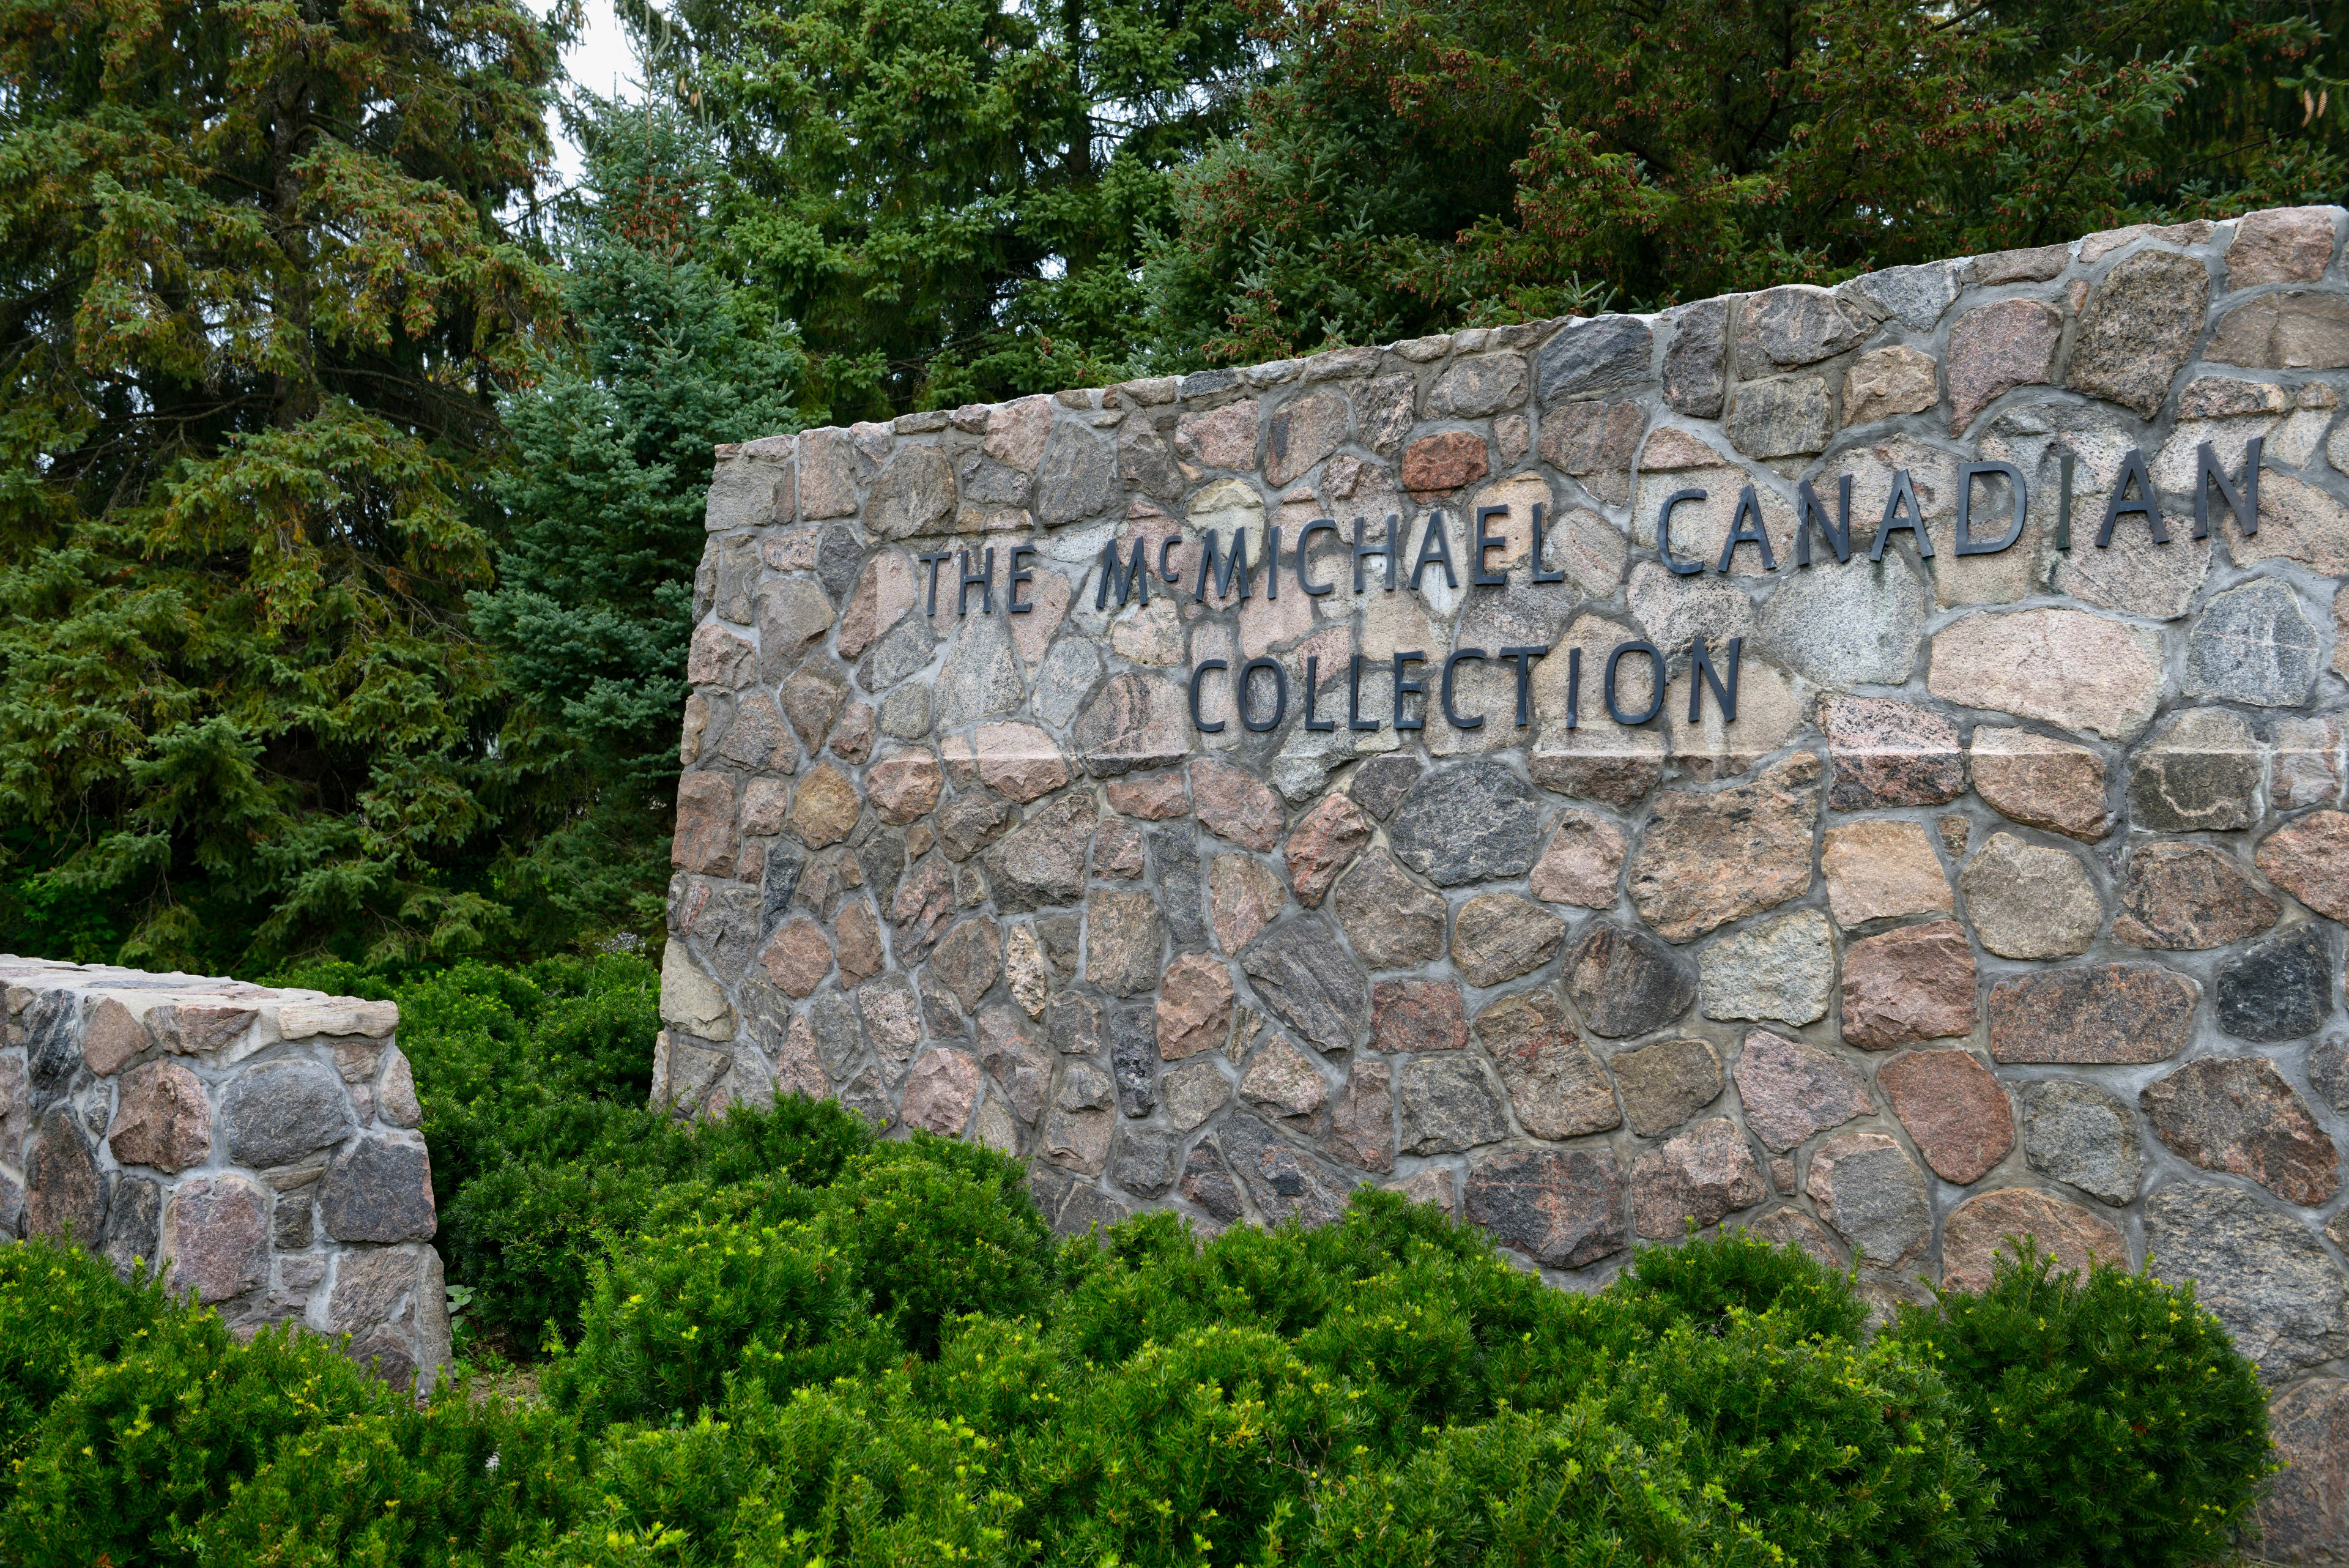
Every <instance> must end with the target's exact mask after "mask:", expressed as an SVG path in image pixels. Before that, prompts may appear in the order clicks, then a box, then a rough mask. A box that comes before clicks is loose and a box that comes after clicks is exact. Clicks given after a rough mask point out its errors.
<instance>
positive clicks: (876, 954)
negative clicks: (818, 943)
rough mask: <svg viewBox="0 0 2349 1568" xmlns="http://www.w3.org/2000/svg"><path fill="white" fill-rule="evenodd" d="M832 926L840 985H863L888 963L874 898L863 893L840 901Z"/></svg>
mask: <svg viewBox="0 0 2349 1568" xmlns="http://www.w3.org/2000/svg"><path fill="white" fill-rule="evenodd" d="M833 930H834V931H835V932H837V933H838V934H839V937H840V983H841V984H842V985H843V986H852V987H853V986H858V985H862V984H864V982H865V981H868V980H871V979H872V978H873V977H874V975H876V974H879V973H880V972H881V971H882V969H883V968H884V967H885V965H886V964H887V963H888V957H887V955H886V954H885V952H884V951H883V950H882V947H881V920H880V918H879V917H878V916H876V915H875V914H874V912H873V901H872V900H871V899H869V898H865V897H864V895H863V894H862V893H859V894H857V895H856V896H855V897H854V898H850V899H848V900H847V901H845V902H844V903H843V904H842V905H841V909H840V916H839V918H838V919H835V920H834V921H833Z"/></svg>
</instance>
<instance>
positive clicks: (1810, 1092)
mask: <svg viewBox="0 0 2349 1568" xmlns="http://www.w3.org/2000/svg"><path fill="white" fill-rule="evenodd" d="M1731 1077H1732V1078H1733V1079H1734V1080H1735V1082H1736V1084H1737V1097H1738V1099H1739V1100H1740V1101H1741V1102H1742V1103H1743V1104H1744V1107H1745V1125H1746V1126H1747V1127H1752V1128H1753V1129H1754V1135H1755V1136H1756V1137H1759V1138H1761V1140H1762V1141H1763V1143H1764V1145H1766V1146H1767V1147H1769V1148H1770V1149H1771V1150H1773V1151H1774V1152H1776V1153H1784V1152H1785V1151H1786V1150H1787V1149H1790V1148H1792V1147H1795V1145H1796V1144H1798V1143H1801V1142H1802V1141H1803V1140H1804V1139H1805V1138H1807V1137H1810V1136H1811V1135H1812V1134H1813V1133H1820V1132H1825V1131H1826V1130H1827V1129H1828V1128H1829V1127H1841V1126H1842V1125H1843V1124H1844V1123H1846V1122H1847V1121H1849V1120H1851V1118H1852V1117H1854V1116H1866V1115H1867V1114H1868V1112H1869V1111H1870V1110H1872V1109H1874V1107H1873V1106H1871V1105H1870V1104H1869V1103H1868V1086H1867V1085H1865V1084H1863V1083H1862V1082H1861V1081H1860V1076H1859V1075H1858V1074H1857V1073H1855V1072H1853V1071H1852V1070H1851V1069H1850V1068H1849V1067H1847V1066H1846V1065H1845V1064H1843V1063H1842V1062H1841V1061H1839V1060H1837V1058H1836V1057H1834V1056H1831V1055H1829V1054H1827V1053H1826V1052H1825V1051H1822V1050H1820V1049H1819V1048H1818V1047H1817V1046H1816V1045H1806V1044H1803V1043H1802V1042H1800V1041H1797V1040H1789V1039H1786V1038H1785V1036H1783V1035H1778V1034H1773V1033H1770V1032H1769V1031H1768V1030H1766V1029H1757V1030H1755V1031H1754V1033H1751V1034H1748V1035H1747V1036H1746V1037H1745V1043H1744V1045H1742V1046H1741V1047H1739V1050H1738V1053H1737V1065H1736V1066H1735V1067H1734V1068H1733V1070H1732V1071H1731Z"/></svg>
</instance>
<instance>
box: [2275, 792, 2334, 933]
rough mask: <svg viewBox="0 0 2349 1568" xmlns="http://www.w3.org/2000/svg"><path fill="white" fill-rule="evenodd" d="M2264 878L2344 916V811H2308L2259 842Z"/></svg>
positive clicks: (2314, 906) (2317, 907) (2326, 913)
mask: <svg viewBox="0 0 2349 1568" xmlns="http://www.w3.org/2000/svg"><path fill="white" fill-rule="evenodd" d="M2257 858H2258V861H2259V867H2260V869H2261V871H2262V872H2264V873H2265V874H2266V876H2267V879H2268V880H2269V881H2271V882H2272V883H2274V884H2275V885H2276V886H2277V887H2279V888H2282V889H2283V890H2284V891H2285V892H2287V893H2290V894H2291V895H2292V897H2293V898H2298V899H2299V900H2300V901H2301V902H2302V903H2303V904H2305V905H2307V906H2308V907H2309V908H2310V909H2313V910H2315V911H2316V912H2317V913H2318V914H2320V915H2323V916H2325V917H2326V918H2328V919H2335V920H2342V919H2349V812H2341V811H2312V812H2310V813H2309V814H2308V815H2306V816H2303V817H2301V818H2299V819H2298V820H2296V821H2293V822H2289V823H2286V824H2285V825H2284V826H2282V827H2280V828H2278V829H2276V830H2275V831H2274V832H2273V833H2271V834H2269V835H2268V836H2267V840H2266V842H2264V843H2262V844H2261V846H2260V852H2259V855H2258V857H2257Z"/></svg>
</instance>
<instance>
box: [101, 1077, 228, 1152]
mask: <svg viewBox="0 0 2349 1568" xmlns="http://www.w3.org/2000/svg"><path fill="white" fill-rule="evenodd" d="M106 1142H107V1147H109V1148H111V1149H112V1150H113V1151H114V1158H115V1159H116V1160H117V1161H119V1163H121V1164H123V1165H151V1166H153V1167H154V1168H156V1169H158V1170H168V1171H172V1172H178V1171H182V1170H185V1169H187V1168H188V1167H190V1166H191V1165H200V1164H202V1162H203V1159H204V1157H205V1156H207V1155H209V1154H210V1153H212V1106H211V1105H210V1104H209V1103H208V1102H207V1101H206V1100H205V1098H204V1086H203V1085H202V1084H200V1083H198V1082H197V1081H196V1075H194V1074H193V1073H191V1072H189V1071H188V1070H187V1069H186V1068H185V1067H182V1066H181V1065H180V1064H178V1063H177V1062H150V1063H148V1064H146V1065H145V1066H142V1067H134V1068H132V1069H131V1070H130V1071H129V1072H128V1073H125V1074H124V1075H122V1086H121V1088H120V1090H119V1093H118V1095H117V1096H116V1099H115V1105H114V1125H113V1126H112V1127H109V1128H108V1129H107V1133H106Z"/></svg>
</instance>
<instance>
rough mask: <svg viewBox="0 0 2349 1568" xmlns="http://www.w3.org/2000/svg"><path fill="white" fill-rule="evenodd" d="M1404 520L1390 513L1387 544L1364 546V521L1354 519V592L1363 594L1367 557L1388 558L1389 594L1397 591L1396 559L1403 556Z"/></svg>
mask: <svg viewBox="0 0 2349 1568" xmlns="http://www.w3.org/2000/svg"><path fill="white" fill-rule="evenodd" d="M1400 555H1402V518H1401V517H1398V516H1397V515H1395V514H1393V513H1392V512H1390V513H1388V514H1387V542H1386V543H1385V544H1383V545H1364V544H1363V543H1362V519H1361V518H1360V517H1357V518H1355V519H1354V591H1355V592H1356V593H1358V594H1359V593H1361V591H1362V562H1363V560H1364V558H1365V557H1367V556H1385V557H1386V558H1387V592H1389V593H1392V592H1394V590H1395V557H1396V556H1400Z"/></svg>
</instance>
